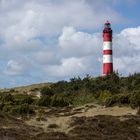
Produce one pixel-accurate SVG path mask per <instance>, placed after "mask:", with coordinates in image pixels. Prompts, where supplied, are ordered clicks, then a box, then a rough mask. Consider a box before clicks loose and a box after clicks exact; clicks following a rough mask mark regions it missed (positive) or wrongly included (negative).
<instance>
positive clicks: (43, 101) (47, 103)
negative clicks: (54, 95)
mask: <svg viewBox="0 0 140 140" xmlns="http://www.w3.org/2000/svg"><path fill="white" fill-rule="evenodd" d="M50 102H51V99H50V97H49V96H42V97H41V98H40V99H39V100H38V103H37V105H39V106H50Z"/></svg>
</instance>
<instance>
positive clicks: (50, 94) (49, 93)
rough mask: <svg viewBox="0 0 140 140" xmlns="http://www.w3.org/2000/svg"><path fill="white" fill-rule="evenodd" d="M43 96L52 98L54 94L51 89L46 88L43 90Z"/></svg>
mask: <svg viewBox="0 0 140 140" xmlns="http://www.w3.org/2000/svg"><path fill="white" fill-rule="evenodd" d="M41 94H42V96H44V95H48V96H52V95H53V92H52V90H51V89H50V88H48V87H44V88H42V89H41Z"/></svg>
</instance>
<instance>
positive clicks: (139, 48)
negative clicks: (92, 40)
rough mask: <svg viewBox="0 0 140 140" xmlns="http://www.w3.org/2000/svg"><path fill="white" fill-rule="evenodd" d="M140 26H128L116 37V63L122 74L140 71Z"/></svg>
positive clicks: (116, 67)
mask: <svg viewBox="0 0 140 140" xmlns="http://www.w3.org/2000/svg"><path fill="white" fill-rule="evenodd" d="M139 38H140V27H137V28H127V29H124V30H122V31H121V33H119V34H117V35H116V36H115V37H114V65H115V69H118V70H119V71H120V73H122V74H125V75H126V74H129V73H134V72H139V68H140V45H139V44H140V40H139Z"/></svg>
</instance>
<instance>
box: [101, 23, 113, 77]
mask: <svg viewBox="0 0 140 140" xmlns="http://www.w3.org/2000/svg"><path fill="white" fill-rule="evenodd" d="M103 41H104V43H103V76H106V75H110V74H112V73H113V58H112V29H111V24H110V22H109V21H106V23H105V25H104V30H103Z"/></svg>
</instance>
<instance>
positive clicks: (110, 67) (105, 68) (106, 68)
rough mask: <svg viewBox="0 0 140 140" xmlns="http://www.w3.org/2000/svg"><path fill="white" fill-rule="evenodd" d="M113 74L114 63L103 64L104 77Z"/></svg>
mask: <svg viewBox="0 0 140 140" xmlns="http://www.w3.org/2000/svg"><path fill="white" fill-rule="evenodd" d="M112 73H113V63H104V64H103V75H108V74H112Z"/></svg>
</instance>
